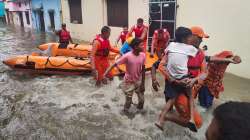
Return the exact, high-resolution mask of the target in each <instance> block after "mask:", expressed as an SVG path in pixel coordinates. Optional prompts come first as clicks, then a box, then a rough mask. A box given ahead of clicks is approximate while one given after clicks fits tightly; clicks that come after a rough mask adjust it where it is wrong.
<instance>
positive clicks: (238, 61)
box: [230, 55, 241, 64]
mask: <svg viewBox="0 0 250 140" xmlns="http://www.w3.org/2000/svg"><path fill="white" fill-rule="evenodd" d="M230 59H231V60H230V62H231V63H233V64H239V63H241V58H240V57H239V56H238V55H235V56H234V57H232V58H230Z"/></svg>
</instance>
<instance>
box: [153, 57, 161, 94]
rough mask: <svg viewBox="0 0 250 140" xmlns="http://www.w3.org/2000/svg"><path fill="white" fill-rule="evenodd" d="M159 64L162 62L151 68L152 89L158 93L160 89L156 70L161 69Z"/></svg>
mask: <svg viewBox="0 0 250 140" xmlns="http://www.w3.org/2000/svg"><path fill="white" fill-rule="evenodd" d="M157 63H160V60H158V61H157V62H155V63H154V64H153V66H152V68H151V78H152V87H153V89H154V90H155V91H158V87H160V84H159V82H158V81H157V80H156V69H157V67H159V64H157ZM157 65H158V66H157Z"/></svg>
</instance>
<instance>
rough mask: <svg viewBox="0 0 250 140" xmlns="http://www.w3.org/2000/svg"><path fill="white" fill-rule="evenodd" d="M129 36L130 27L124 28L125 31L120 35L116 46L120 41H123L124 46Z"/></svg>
mask: <svg viewBox="0 0 250 140" xmlns="http://www.w3.org/2000/svg"><path fill="white" fill-rule="evenodd" d="M127 34H128V27H127V26H124V27H123V31H122V32H121V33H120V35H119V37H118V38H117V40H116V42H115V44H116V45H117V44H118V43H119V41H120V40H121V42H122V45H123V44H124V42H125V41H126V37H127Z"/></svg>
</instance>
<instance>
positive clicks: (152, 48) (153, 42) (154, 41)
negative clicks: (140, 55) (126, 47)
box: [150, 34, 156, 56]
mask: <svg viewBox="0 0 250 140" xmlns="http://www.w3.org/2000/svg"><path fill="white" fill-rule="evenodd" d="M155 39H156V35H155V34H154V35H153V39H152V44H151V53H150V55H151V56H153V55H154V48H155V43H156V40H155Z"/></svg>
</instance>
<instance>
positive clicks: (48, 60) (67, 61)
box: [45, 57, 90, 67]
mask: <svg viewBox="0 0 250 140" xmlns="http://www.w3.org/2000/svg"><path fill="white" fill-rule="evenodd" d="M49 58H50V57H48V59H47V62H46V63H45V65H47V64H48V63H49V64H50V65H51V66H53V67H61V66H63V65H65V64H66V63H68V64H70V65H71V66H73V67H84V66H86V65H87V64H90V61H88V62H87V63H85V64H82V65H80V64H79V65H75V64H72V63H71V62H70V61H69V59H67V60H66V61H65V62H63V63H62V64H59V65H54V64H52V62H51V61H50V59H49Z"/></svg>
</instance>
